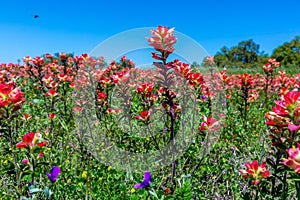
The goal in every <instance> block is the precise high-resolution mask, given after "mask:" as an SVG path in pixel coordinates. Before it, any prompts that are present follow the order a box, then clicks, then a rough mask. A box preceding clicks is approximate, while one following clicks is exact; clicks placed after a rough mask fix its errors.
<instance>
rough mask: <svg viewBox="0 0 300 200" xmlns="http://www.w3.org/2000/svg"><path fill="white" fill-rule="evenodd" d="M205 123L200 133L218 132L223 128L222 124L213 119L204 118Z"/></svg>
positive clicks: (200, 128)
mask: <svg viewBox="0 0 300 200" xmlns="http://www.w3.org/2000/svg"><path fill="white" fill-rule="evenodd" d="M202 120H203V122H201V126H200V127H199V130H200V131H216V130H219V129H220V128H221V126H220V125H221V122H220V121H217V120H216V119H214V118H212V117H205V116H203V117H202Z"/></svg>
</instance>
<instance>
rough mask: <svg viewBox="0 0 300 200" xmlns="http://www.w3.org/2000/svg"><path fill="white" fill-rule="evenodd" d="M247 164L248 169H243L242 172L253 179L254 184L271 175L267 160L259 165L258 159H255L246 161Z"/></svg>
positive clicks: (245, 176) (244, 175)
mask: <svg viewBox="0 0 300 200" xmlns="http://www.w3.org/2000/svg"><path fill="white" fill-rule="evenodd" d="M245 166H246V168H247V169H246V170H244V169H241V170H240V172H241V174H242V176H243V177H244V178H250V179H252V184H253V185H258V184H259V183H260V180H261V179H263V178H268V177H269V176H270V175H271V173H270V171H268V169H267V165H266V163H265V162H262V163H261V164H260V165H259V164H258V162H257V160H254V161H252V162H251V163H249V162H246V163H245Z"/></svg>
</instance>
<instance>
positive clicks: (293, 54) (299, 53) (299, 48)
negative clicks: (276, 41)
mask: <svg viewBox="0 0 300 200" xmlns="http://www.w3.org/2000/svg"><path fill="white" fill-rule="evenodd" d="M272 57H273V58H275V59H276V60H278V61H279V62H280V64H281V65H283V66H287V67H288V66H300V36H296V37H295V39H293V40H292V41H291V42H285V43H284V44H283V45H281V46H279V47H277V48H276V49H275V50H274V52H273V54H272Z"/></svg>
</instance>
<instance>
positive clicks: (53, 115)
mask: <svg viewBox="0 0 300 200" xmlns="http://www.w3.org/2000/svg"><path fill="white" fill-rule="evenodd" d="M54 118H56V115H55V114H54V113H50V114H48V120H52V119H54Z"/></svg>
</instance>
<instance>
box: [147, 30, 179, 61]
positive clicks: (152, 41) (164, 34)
mask: <svg viewBox="0 0 300 200" xmlns="http://www.w3.org/2000/svg"><path fill="white" fill-rule="evenodd" d="M150 32H151V35H152V37H151V38H147V40H148V42H149V45H150V46H152V47H154V49H155V50H157V51H159V52H160V53H161V54H157V53H152V54H153V56H152V57H153V58H154V59H157V60H165V59H167V57H168V56H169V55H170V54H171V53H173V51H174V50H175V49H174V47H173V46H174V44H175V43H176V41H177V38H176V37H175V36H174V35H173V34H174V28H167V27H165V26H158V27H157V29H156V30H151V31H150Z"/></svg>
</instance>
